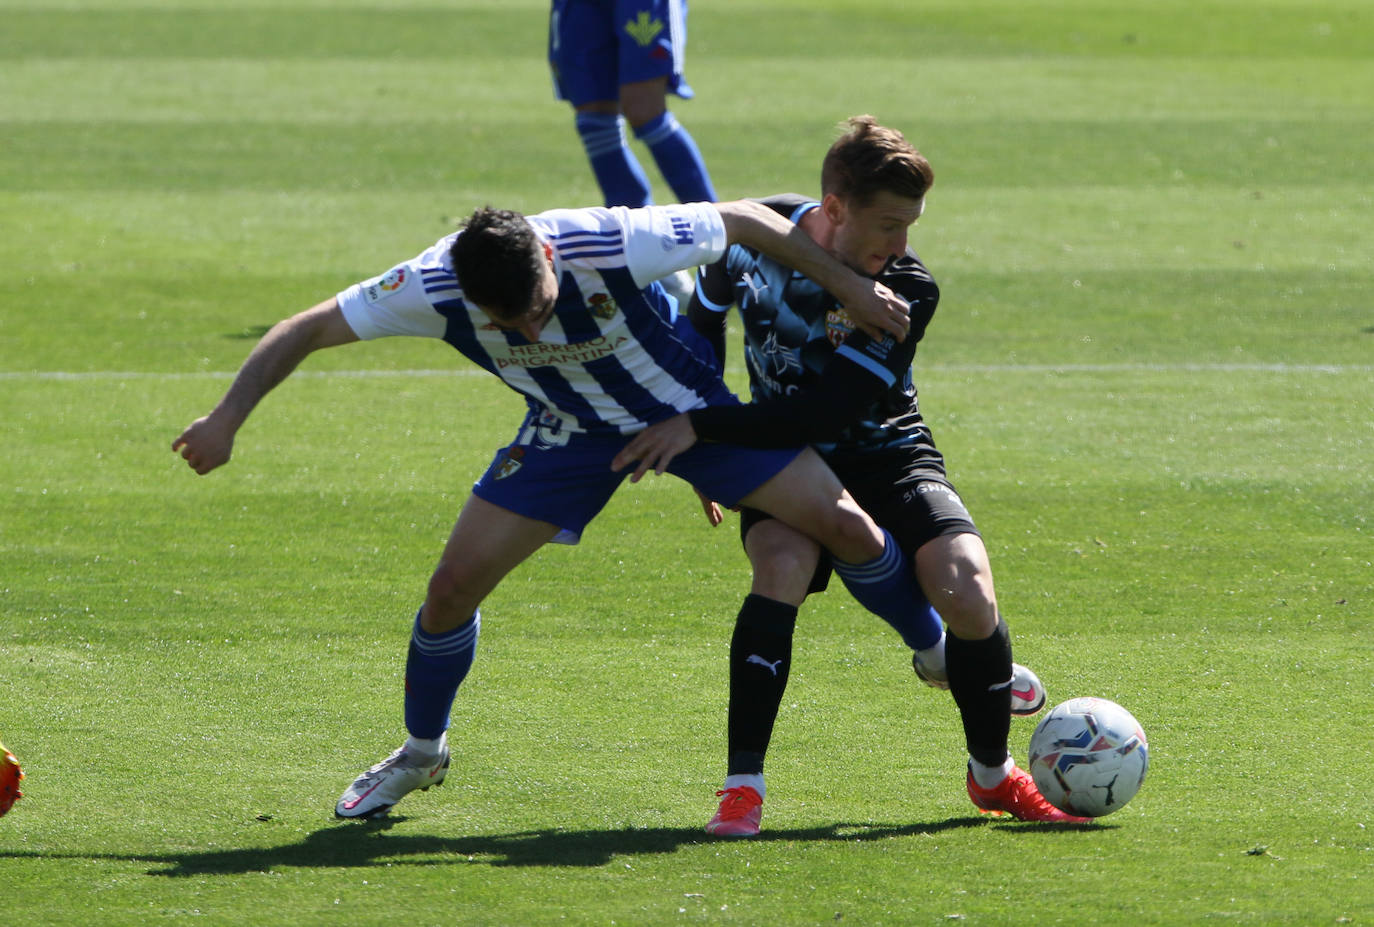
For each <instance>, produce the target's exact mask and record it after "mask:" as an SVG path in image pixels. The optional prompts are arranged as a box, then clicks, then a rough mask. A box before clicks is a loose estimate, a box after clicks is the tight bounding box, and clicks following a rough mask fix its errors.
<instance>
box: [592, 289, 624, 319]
mask: <svg viewBox="0 0 1374 927" xmlns="http://www.w3.org/2000/svg"><path fill="white" fill-rule="evenodd" d="M587 311H588V312H590V313H591V314H592V315H594V316H596V317H597V318H598V319H601V320H602V321H603V322H604V321H606V320H607V319H611V318H614V317H615V314H616V313H617V312H619V311H620V307H619V306H618V305H616V302H615V300H614V299H612V298H611V294H610V293H593V294H592V295H591V298H590V299H588V300H587Z"/></svg>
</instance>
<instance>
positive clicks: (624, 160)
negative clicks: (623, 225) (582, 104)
mask: <svg viewBox="0 0 1374 927" xmlns="http://www.w3.org/2000/svg"><path fill="white" fill-rule="evenodd" d="M577 134H578V135H580V136H581V137H582V147H584V148H586V149H587V159H588V160H589V161H591V163H592V173H593V174H595V175H596V182H597V184H598V185H599V186H600V187H601V194H602V195H603V196H604V197H605V198H606V205H607V206H648V205H649V204H650V203H652V202H653V198H652V197H650V196H649V178H648V177H646V176H645V175H644V168H642V167H640V166H639V161H638V159H636V158H635V156H634V152H632V151H630V146H629V145H628V144H627V143H626V141H625V123H624V121H623V120H622V119H621V118H620V117H619V116H617V115H614V114H612V113H578V114H577Z"/></svg>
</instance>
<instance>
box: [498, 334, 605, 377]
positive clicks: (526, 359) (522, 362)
mask: <svg viewBox="0 0 1374 927" xmlns="http://www.w3.org/2000/svg"><path fill="white" fill-rule="evenodd" d="M628 340H629V336H628V335H615V336H611V337H608V336H606V335H603V336H601V337H600V338H593V339H592V340H590V341H580V342H578V343H577V344H549V343H547V342H544V341H536V342H535V343H534V344H512V345H507V346H506V354H505V356H501V355H497V354H496V353H495V352H491V353H492V355H493V356H492V359H493V360H494V361H496V367H497V369H498V370H503V369H505V368H507V367H551V366H556V365H559V364H588V363H591V362H592V361H594V360H598V359H600V358H603V357H606V356H608V355H610V354H614V353H615V352H616V350H617V349H618V348H619V347H620V346H621V345H623V344H624V343H625V342H626V341H628Z"/></svg>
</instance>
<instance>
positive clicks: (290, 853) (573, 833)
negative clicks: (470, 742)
mask: <svg viewBox="0 0 1374 927" xmlns="http://www.w3.org/2000/svg"><path fill="white" fill-rule="evenodd" d="M405 821H406V818H405V817H404V816H398V817H389V818H382V819H380V820H376V821H349V822H346V823H340V824H337V825H334V826H331V827H325V828H321V829H320V830H317V831H315V832H314V833H312V834H309V835H308V836H306V837H305V839H304V840H302V841H300V842H299V843H289V844H284V845H282V846H277V847H264V848H254V849H239V850H205V851H186V852H181V853H158V854H129V855H121V854H116V853H109V854H103V853H96V854H72V857H73V858H81V859H105V860H122V861H126V862H139V863H149V864H153V865H154V866H155V867H157V868H153V869H150V870H148V874H149V875H159V876H173V877H185V876H203V875H234V874H238V873H245V872H268V871H271V870H274V869H281V868H293V867H298V868H342V867H354V866H374V865H393V866H394V865H409V866H446V865H454V864H455V863H459V862H462V863H478V864H485V865H489V866H584V867H594V866H604V865H606V864H607V863H609V862H610V861H611V860H612V859H614V858H616V857H618V856H646V855H651V854H655V853H673V852H676V851H677V850H678V849H679V848H681V847H685V846H697V845H703V844H717V843H724V842H733V841H729V840H723V839H722V838H718V837H711V836H709V835H707V834H705V833H703V832H702V831H701V830H700V829H698V828H695V827H691V828H687V827H677V828H674V827H656V828H655V827H650V828H639V827H623V828H616V829H613V830H560V829H550V830H531V831H521V832H518V833H511V834H488V835H485V836H472V837H444V836H436V835H432V834H398V833H394V832H392V831H393V829H394V828H395V827H396V825H398V824H401V823H403V822H405ZM988 823H990V822H989V820H988V819H986V818H981V817H960V818H950V819H948V820H946V821H938V822H931V823H921V824H903V825H895V824H843V823H841V824H832V825H830V826H827V827H813V828H794V829H790V830H788V829H782V830H766V831H764V832H763V833H762V834H761V835H759V836H758V837H752V838H749V840H748V841H745V842H746V843H758V842H770V843H771V842H777V841H784V842H802V843H805V842H838V843H864V842H869V841H875V840H889V839H892V838H897V837H914V836H918V835H921V834H939V833H943V832H946V831H954V830H961V829H964V828H971V827H982V826H985V825H987V824H988ZM1017 829H1018V830H1023V831H1025V832H1027V833H1031V832H1043V829H1042V828H1041V826H1038V825H1021V826H1020V827H1018V828H1017ZM1045 829H1049V830H1055V831H1059V832H1064V831H1065V830H1069V831H1072V830H1077V829H1079V828H1076V827H1069V828H1065V827H1062V826H1058V827H1050V828H1045ZM1089 829H1092V826H1091V825H1089ZM60 855H61V854H50V853H4V852H0V858H6V857H9V858H15V857H19V856H26V857H30V858H44V859H51V858H54V857H55V856H60ZM455 857H457V859H455Z"/></svg>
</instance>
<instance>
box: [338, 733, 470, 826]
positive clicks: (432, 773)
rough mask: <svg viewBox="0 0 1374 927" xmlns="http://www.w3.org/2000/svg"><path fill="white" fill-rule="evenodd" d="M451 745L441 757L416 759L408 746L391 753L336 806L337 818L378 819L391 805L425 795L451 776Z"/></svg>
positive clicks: (354, 783) (440, 753) (446, 745)
mask: <svg viewBox="0 0 1374 927" xmlns="http://www.w3.org/2000/svg"><path fill="white" fill-rule="evenodd" d="M448 766H449V754H448V742H447V741H445V742H444V746H443V749H442V750H440V751H439V755H438V756H427V757H422V758H417V757H415V756H413V755H412V754H409V753H407V752H406V748H405V747H401V748H400V749H399V750H397V751H395V752H394V753H392V754H391V756H389V757H387V758H386V759H384V760H382V761H381V762H380V763H378V764H377V765H376V766H373V767H372V768H371V769H369V770H367V772H365V773H363V774H362V775H361V776H359V777H358V778H357V779H354V780H353V784H352V785H350V786H349V787H348V791H346V792H344V793H343V796H342V797H341V798H340V799H339V803H338V804H337V805H335V806H334V816H335V817H340V818H376V817H381V816H382V815H384V814H386V813H387V812H388V811H390V810H391V806H392V805H394V804H396V803H397V802H398V801H400V800H401V799H402V798H405V797H406V796H407V795H409V794H410V793H411V792H413V791H415V790H416V789H419V790H420V791H422V792H424V791H426V790H428V789H431V788H433V787H434V786H436V785H439V784H440V783H442V782H443V781H444V777H445V776H446V775H448Z"/></svg>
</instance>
